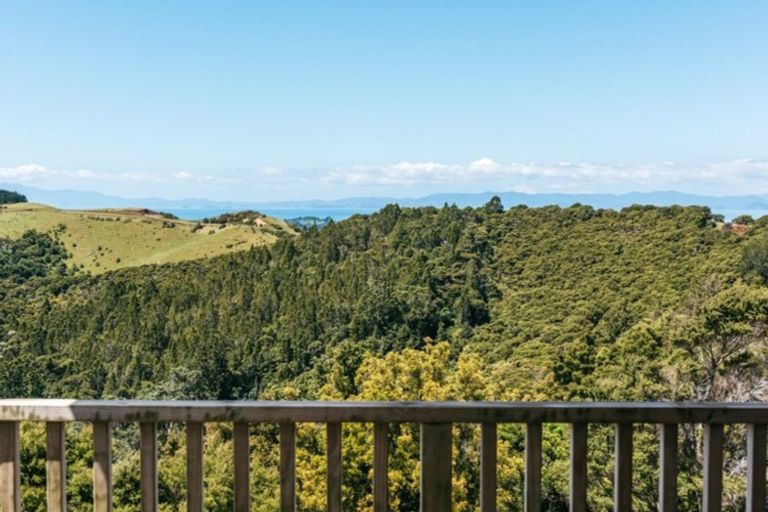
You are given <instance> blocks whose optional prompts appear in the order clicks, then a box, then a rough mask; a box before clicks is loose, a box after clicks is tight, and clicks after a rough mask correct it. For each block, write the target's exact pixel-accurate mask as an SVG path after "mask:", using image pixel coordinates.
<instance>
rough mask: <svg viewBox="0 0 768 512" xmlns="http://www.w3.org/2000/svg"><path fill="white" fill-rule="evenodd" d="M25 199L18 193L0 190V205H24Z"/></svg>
mask: <svg viewBox="0 0 768 512" xmlns="http://www.w3.org/2000/svg"><path fill="white" fill-rule="evenodd" d="M26 202H27V197H26V196H24V195H23V194H19V193H18V192H13V191H10V190H3V189H1V188H0V204H15V203H26Z"/></svg>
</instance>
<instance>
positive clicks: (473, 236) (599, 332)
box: [0, 201, 768, 510]
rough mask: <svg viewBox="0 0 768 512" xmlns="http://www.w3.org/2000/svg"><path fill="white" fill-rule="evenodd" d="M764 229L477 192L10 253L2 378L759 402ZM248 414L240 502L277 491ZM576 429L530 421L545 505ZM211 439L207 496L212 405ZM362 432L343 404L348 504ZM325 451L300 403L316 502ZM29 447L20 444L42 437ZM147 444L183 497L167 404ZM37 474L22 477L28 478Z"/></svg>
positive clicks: (400, 442)
mask: <svg viewBox="0 0 768 512" xmlns="http://www.w3.org/2000/svg"><path fill="white" fill-rule="evenodd" d="M765 229H766V227H765V226H763V225H762V224H761V223H760V222H758V223H756V224H755V225H754V226H753V228H752V229H751V230H750V231H749V232H748V233H747V234H746V235H745V236H739V235H738V234H736V233H732V232H725V231H722V230H720V229H718V228H716V222H715V220H714V219H713V217H712V215H711V213H710V212H709V210H708V209H706V208H699V207H685V208H683V207H670V208H657V207H644V206H635V207H631V208H626V209H624V210H622V211H621V212H615V211H611V210H595V209H593V208H591V207H589V206H584V205H574V206H573V207H570V208H564V209H562V208H557V207H546V208H535V209H534V208H525V207H516V208H512V209H509V210H507V211H504V209H503V207H502V206H501V204H500V202H493V201H492V202H490V203H489V204H488V205H486V206H484V207H482V208H477V209H472V208H464V209H460V208H457V207H455V206H446V207H444V208H429V207H428V208H415V209H403V208H400V207H398V206H396V205H390V206H388V207H386V208H384V209H383V210H381V211H380V212H378V213H376V214H373V215H371V216H355V217H353V218H351V219H348V220H346V221H343V222H338V223H329V224H328V225H327V226H325V227H324V228H323V229H320V230H318V229H308V230H306V231H304V232H303V233H302V234H301V235H300V236H298V237H296V238H286V239H281V240H279V241H277V242H276V243H275V244H274V245H271V246H268V247H255V248H252V249H250V250H249V251H246V252H240V253H237V254H233V255H225V256H220V257H216V258H211V259H208V260H198V261H188V262H183V263H179V264H175V265H161V266H144V267H137V268H132V269H125V270H121V271H117V272H110V273H109V274H106V275H104V276H95V277H93V276H77V275H73V274H72V273H71V271H70V270H67V269H66V268H64V270H63V271H62V272H63V275H58V274H57V271H56V270H55V269H56V268H58V267H57V265H60V260H59V259H57V258H53V259H52V260H51V262H49V263H46V264H44V265H43V266H42V267H41V269H42V270H39V271H36V273H35V272H32V274H33V275H32V276H31V277H19V276H18V275H17V273H16V272H15V271H13V272H9V274H10V275H12V277H10V279H21V282H22V283H23V285H24V286H27V287H28V289H29V291H31V292H32V296H33V297H37V299H35V300H31V301H30V300H24V302H23V304H22V303H21V302H20V301H21V298H20V296H14V297H15V298H13V297H12V298H11V299H10V300H9V301H7V302H8V303H10V304H16V306H14V307H15V308H16V309H15V310H14V311H15V313H14V315H12V317H11V316H9V317H7V319H6V320H5V327H6V328H5V330H6V331H13V332H14V334H13V335H12V336H8V337H7V339H6V341H5V342H4V344H3V346H2V352H0V358H2V360H3V362H4V364H3V365H2V367H1V368H0V390H2V391H0V393H3V394H5V396H64V397H78V398H86V397H105V398H108V397H126V398H127V397H141V398H171V399H182V398H189V399H203V398H221V399H238V398H264V399H334V400H342V399H343V400H705V399H708V400H764V399H765V398H766V396H765V395H766V393H768V380H767V379H766V375H768V363H767V362H766V361H767V359H766V355H768V342H767V341H766V327H765V326H766V325H768V289H766V288H764V287H763V286H762V282H761V280H760V279H759V278H757V277H755V276H759V275H760V271H759V265H755V264H754V263H750V262H755V261H757V262H759V261H761V259H760V258H761V257H757V256H754V255H751V254H750V251H752V250H756V249H754V248H755V247H757V248H759V247H760V244H761V243H762V242H761V241H762V240H764V237H765V236H766V231H765ZM30 236H35V235H30ZM50 240H51V243H54V245H55V240H54V239H50ZM35 243H37V242H35ZM39 243H40V244H43V245H44V244H45V243H46V242H45V241H43V240H40V241H39ZM33 245H34V244H33ZM14 250H15V251H16V252H17V253H19V251H21V252H22V253H23V252H24V251H23V250H21V249H20V248H16V249H14ZM45 254H47V252H46V251H42V252H40V253H35V252H32V262H31V263H27V264H26V266H27V267H30V268H37V267H38V266H39V265H41V264H42V262H45V261H46V260H45V258H46V256H45ZM766 259H767V260H768V258H766ZM9 261H10V260H9ZM14 261H16V260H14ZM14 265H15V264H14ZM46 265H47V266H46ZM9 268H10V267H9ZM13 268H16V267H13ZM35 276H37V277H35ZM28 296H29V295H28ZM5 307H9V306H5ZM0 324H3V320H2V319H1V318H0ZM654 428H655V427H653V426H642V427H638V428H637V431H636V435H635V457H636V459H635V460H636V466H635V480H636V489H637V492H636V495H635V504H634V505H635V507H634V508H636V509H637V510H653V509H655V499H656V494H655V493H656V492H657V491H656V489H655V484H654V483H653V482H654V479H655V474H656V472H657V471H658V468H657V467H656V456H657V451H658V446H657V444H658V442H657V438H656V432H655V429H654ZM252 434H253V436H252V445H251V455H252V459H253V460H252V468H253V471H254V476H253V480H252V493H253V495H254V502H255V503H258V504H259V505H258V506H259V507H262V509H263V510H272V509H274V508H275V502H274V489H276V486H277V481H278V476H277V454H276V444H277V443H276V441H277V430H276V426H274V425H260V426H254V427H253V429H252ZM478 435H479V434H478V431H477V428H476V427H474V426H469V425H456V426H455V427H454V501H455V503H456V509H457V510H475V509H476V508H477V504H478V485H479V482H478V477H477V464H478V457H479V455H478V439H479V438H478ZM568 436H569V432H568V429H567V428H566V427H565V426H561V425H551V426H547V427H546V429H545V435H544V457H545V465H544V467H545V470H544V475H543V493H544V499H545V505H546V508H547V509H549V510H564V509H566V508H567V507H566V503H567V495H568V488H567V467H568V466H567V453H568ZM741 436H742V432H740V431H738V429H736V430H733V432H730V433H729V436H728V446H727V450H728V460H729V461H732V463H731V466H729V468H728V472H729V473H728V474H729V475H732V476H731V477H729V478H728V479H727V481H726V487H727V488H726V491H727V492H726V497H727V505H728V506H729V507H730V508H734V509H738V508H739V507H743V500H742V498H741V496H743V493H742V492H741V491H740V490H741V487H740V486H742V484H741V483H739V482H741V479H742V478H743V472H744V465H743V464H742V462H743V460H744V457H745V454H744V453H743V448H742V447H741V446H742V444H743V438H742V437H741ZM116 439H117V440H118V441H120V440H122V441H120V442H119V443H116V444H117V445H118V448H117V455H116V457H118V458H119V460H121V461H122V462H120V464H118V463H117V462H116V472H115V474H116V495H119V497H120V500H121V503H124V505H122V506H125V507H128V508H125V510H129V509H130V507H131V506H133V505H131V504H132V503H135V502H136V496H137V494H136V493H137V487H136V485H137V484H136V474H135V470H133V469H132V468H134V467H135V459H133V458H131V457H135V434H132V433H131V431H130V429H128V430H124V431H119V432H117V433H116ZM612 439H613V438H612V430H611V429H610V428H609V427H605V426H592V427H591V429H590V440H589V443H590V444H589V450H590V461H589V472H590V483H591V485H590V495H589V500H590V506H591V508H592V509H595V510H603V509H607V508H610V504H611V492H612V486H611V470H612V467H611V464H612V451H611V450H612V442H613V440H612ZM418 442H419V432H418V428H416V426H413V425H393V426H392V429H391V437H390V451H391V454H392V459H391V471H392V473H391V475H390V479H391V482H392V488H391V491H392V496H391V498H392V504H393V508H394V509H395V510H414V509H416V508H417V503H418V471H419V466H418V458H417V454H418ZM132 443H133V444H132ZM206 443H207V444H206V450H207V452H206V453H207V454H208V457H207V458H206V472H207V473H206V475H207V476H206V478H207V480H206V482H207V487H206V489H207V492H208V494H207V500H208V503H207V505H208V506H209V509H211V510H225V509H231V506H232V504H231V499H232V497H231V481H232V476H231V459H230V457H231V432H230V431H229V426H227V425H210V426H209V427H208V432H207V437H206ZM681 445H682V446H681V472H682V473H681V477H680V485H681V509H684V510H691V509H695V508H696V507H697V506H698V503H699V500H700V497H701V494H700V483H701V482H700V480H701V478H700V471H701V467H700V461H701V432H700V430H698V429H696V428H687V427H686V429H684V430H683V431H682V438H681ZM371 446H372V433H371V430H370V427H369V426H365V425H347V426H345V429H344V468H345V482H344V500H345V507H346V508H348V509H350V510H370V509H371V506H372V505H371V480H370V477H371V471H372V470H371V461H372V454H371V449H372V448H371ZM523 446H524V431H523V430H522V429H521V428H520V426H516V425H503V426H500V428H499V450H500V452H499V453H500V456H499V481H500V488H499V492H500V495H499V502H500V507H501V508H502V509H505V510H520V509H521V508H522V503H521V496H522V485H523V480H522V479H523V459H522V449H523ZM324 449H325V448H324V434H323V430H322V428H321V427H319V426H317V425H301V426H300V428H299V440H298V472H299V485H300V490H299V491H300V500H301V501H300V508H301V509H302V510H322V509H323V507H324V505H325V501H324V475H323V471H324V465H323V460H324V459H323V457H324ZM26 453H27V455H25V457H27V458H34V457H33V456H34V453H37V452H34V450H31V451H28V452H26ZM161 454H162V455H161V457H162V458H163V464H161V467H163V468H164V469H163V470H162V472H161V475H160V480H161V481H160V488H161V495H162V497H163V502H164V506H167V507H169V508H167V510H176V509H177V508H175V507H182V508H183V500H184V499H185V498H184V492H183V474H184V461H183V454H184V436H183V434H182V433H181V431H180V429H179V427H178V426H174V425H168V426H164V427H163V429H162V443H161ZM83 456H85V455H83ZM31 467H33V468H34V465H33V466H31ZM38 469H39V468H38ZM118 470H119V471H118ZM33 473H34V470H33V471H32V473H31V474H28V475H27V476H25V478H26V479H27V481H29V482H33V481H35V480H34V478H38V476H35V474H33ZM28 499H29V500H30V503H32V501H31V500H33V499H34V497H30V498H28ZM30 509H31V510H34V507H32V506H31V505H30Z"/></svg>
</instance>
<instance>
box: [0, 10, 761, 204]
mask: <svg viewBox="0 0 768 512" xmlns="http://www.w3.org/2000/svg"><path fill="white" fill-rule="evenodd" d="M766 26H768V2H765V1H764V0H763V1H738V0H736V1H707V0H700V1H682V0H676V1H674V2H669V1H642V2H623V1H622V2H619V1H602V2H597V1H579V2H571V1H561V2H555V1H541V2H511V1H508V2H482V1H480V2H465V1H453V2H448V1H420V0H410V1H349V2H345V1H333V0H328V1H326V2H309V1H308V2H291V1H281V2H269V3H268V2H260V3H258V4H257V3H254V2H215V3H214V2H192V1H184V2H180V1H179V2H174V1H166V2H139V1H131V2H128V1H114V2H92V1H89V2H83V1H67V2H44V1H35V2H29V1H22V2H14V1H5V2H3V3H2V4H1V5H0V48H2V51H0V182H14V183H24V184H27V185H33V186H39V187H42V188H63V187H66V188H79V189H88V190H98V191H102V192H107V193H117V194H120V195H124V196H134V197H137V196H148V195H153V196H158V195H159V196H165V197H190V196H195V197H199V196H207V197H211V198H219V199H225V198H228V199H238V200H243V199H253V200H265V199H296V198H314V197H321V198H335V197H344V196H359V195H400V196H405V195H410V196H412V195H420V194H424V193H429V192H444V191H484V190H521V191H529V192H545V191H553V190H561V191H607V192H621V191H628V190H654V189H676V190H682V191H687V192H704V193H719V194H727V193H762V194H768V94H766V91H768V31H766V28H765V27H766Z"/></svg>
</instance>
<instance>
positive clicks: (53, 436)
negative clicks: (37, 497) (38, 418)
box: [45, 421, 67, 512]
mask: <svg viewBox="0 0 768 512" xmlns="http://www.w3.org/2000/svg"><path fill="white" fill-rule="evenodd" d="M45 429H46V452H45V473H46V479H45V489H46V497H47V502H48V512H66V510H67V457H66V451H65V446H66V445H65V439H64V423H62V422H60V421H56V422H48V423H46V425H45Z"/></svg>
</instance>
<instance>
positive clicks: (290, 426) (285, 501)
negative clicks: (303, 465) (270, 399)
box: [280, 423, 296, 512]
mask: <svg viewBox="0 0 768 512" xmlns="http://www.w3.org/2000/svg"><path fill="white" fill-rule="evenodd" d="M295 510H296V424H295V423H281V424H280V511H281V512H294V511H295Z"/></svg>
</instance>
